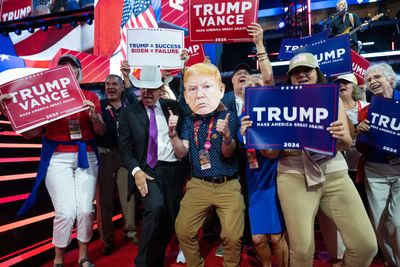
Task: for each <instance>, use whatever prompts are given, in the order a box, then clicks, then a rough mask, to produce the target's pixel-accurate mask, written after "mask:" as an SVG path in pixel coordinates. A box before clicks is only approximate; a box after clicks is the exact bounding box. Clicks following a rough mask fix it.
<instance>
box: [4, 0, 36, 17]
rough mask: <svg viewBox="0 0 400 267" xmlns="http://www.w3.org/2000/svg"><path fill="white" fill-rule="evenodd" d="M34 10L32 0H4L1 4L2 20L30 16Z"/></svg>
mask: <svg viewBox="0 0 400 267" xmlns="http://www.w3.org/2000/svg"><path fill="white" fill-rule="evenodd" d="M32 10H33V8H32V0H18V1H16V0H3V1H1V6H0V16H1V18H0V22H5V21H12V20H17V19H22V18H25V17H28V16H30V15H31V14H32Z"/></svg>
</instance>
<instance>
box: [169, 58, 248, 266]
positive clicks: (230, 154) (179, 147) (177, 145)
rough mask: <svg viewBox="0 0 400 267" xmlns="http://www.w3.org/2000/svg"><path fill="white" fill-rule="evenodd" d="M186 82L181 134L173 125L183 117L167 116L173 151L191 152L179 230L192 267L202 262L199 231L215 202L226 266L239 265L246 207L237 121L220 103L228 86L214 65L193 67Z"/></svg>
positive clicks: (187, 258) (202, 263)
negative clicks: (187, 110) (185, 112)
mask: <svg viewBox="0 0 400 267" xmlns="http://www.w3.org/2000/svg"><path fill="white" fill-rule="evenodd" d="M184 86H185V91H184V96H185V100H186V102H187V104H188V105H189V107H190V109H191V111H192V115H191V116H188V117H187V118H185V120H184V122H183V126H182V132H181V134H180V136H178V134H177V132H176V130H175V128H176V126H177V122H178V119H179V116H177V115H176V114H173V113H172V111H170V117H169V121H168V126H169V137H170V140H171V144H172V147H173V149H174V151H175V154H176V155H177V156H178V157H180V158H182V157H184V156H186V155H188V154H189V158H190V168H191V179H190V180H189V181H188V183H187V185H186V188H187V190H186V194H185V196H184V198H183V199H182V201H181V204H180V210H179V213H178V217H177V219H176V223H175V227H176V229H175V230H176V233H177V236H178V239H179V242H180V245H181V249H182V251H183V253H184V255H185V258H186V261H187V264H188V266H202V265H204V259H203V258H202V256H201V255H200V250H199V244H198V236H197V234H198V230H199V228H200V227H201V226H202V224H203V222H204V219H205V217H206V211H207V209H208V208H209V207H211V206H214V207H215V209H216V212H217V214H218V216H219V218H220V221H221V227H222V229H221V239H222V243H223V245H224V250H225V252H224V265H225V266H239V262H240V251H241V241H242V234H243V227H244V209H245V206H244V202H243V196H242V194H241V188H240V183H239V181H238V175H237V171H238V167H237V162H236V156H235V148H236V140H235V139H236V132H237V127H238V124H239V121H238V118H237V116H231V114H230V113H229V112H228V110H227V109H226V107H225V106H224V105H223V104H222V102H221V98H222V96H223V95H224V92H225V86H224V84H223V83H222V79H221V74H220V72H219V70H218V69H217V67H216V66H214V65H213V64H210V63H198V64H195V65H193V66H191V67H189V68H188V69H187V70H186V72H185V77H184Z"/></svg>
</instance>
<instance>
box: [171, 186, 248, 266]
mask: <svg viewBox="0 0 400 267" xmlns="http://www.w3.org/2000/svg"><path fill="white" fill-rule="evenodd" d="M210 206H214V207H215V210H216V212H217V215H218V217H219V219H220V221H221V240H222V243H223V245H224V266H229V267H237V266H239V262H240V252H241V245H242V236H243V228H244V209H245V206H244V201H243V196H242V194H241V188H240V183H239V181H238V180H237V179H235V180H231V181H228V182H225V183H221V184H214V183H211V182H206V181H202V180H200V179H197V178H192V179H191V180H190V181H189V182H188V183H187V185H186V194H185V196H184V197H183V199H182V201H181V205H180V210H179V214H178V217H177V218H176V223H175V230H176V234H177V236H178V239H179V242H180V246H181V249H182V251H183V254H184V255H185V258H186V262H187V266H188V267H194V266H196V267H197V266H204V260H203V258H202V257H201V255H200V249H199V243H198V236H197V234H198V231H199V229H200V227H201V226H202V225H203V222H204V219H205V217H206V212H207V209H208V208H209V207H210Z"/></svg>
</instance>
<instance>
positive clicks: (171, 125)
mask: <svg viewBox="0 0 400 267" xmlns="http://www.w3.org/2000/svg"><path fill="white" fill-rule="evenodd" d="M168 112H169V119H168V134H169V137H175V136H176V126H177V125H178V120H179V116H177V115H174V112H172V110H170V109H169V110H168Z"/></svg>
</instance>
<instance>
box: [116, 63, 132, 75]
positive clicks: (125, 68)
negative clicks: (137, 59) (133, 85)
mask: <svg viewBox="0 0 400 267" xmlns="http://www.w3.org/2000/svg"><path fill="white" fill-rule="evenodd" d="M119 70H120V71H121V73H122V76H123V77H124V78H128V77H129V73H130V71H131V68H130V67H129V63H128V61H127V60H124V61H122V62H121V67H120V69H119Z"/></svg>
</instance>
